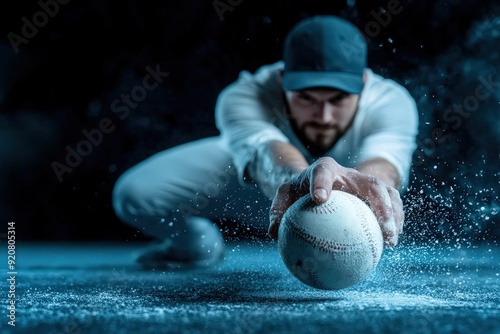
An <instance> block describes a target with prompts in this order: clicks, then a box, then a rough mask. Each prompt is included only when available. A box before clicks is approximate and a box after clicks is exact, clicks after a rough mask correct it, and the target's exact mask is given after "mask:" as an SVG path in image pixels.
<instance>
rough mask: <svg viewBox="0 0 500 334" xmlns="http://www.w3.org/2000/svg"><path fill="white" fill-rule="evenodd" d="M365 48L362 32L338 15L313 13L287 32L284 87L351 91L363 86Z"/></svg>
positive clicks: (357, 92) (353, 92)
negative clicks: (316, 14) (315, 14)
mask: <svg viewBox="0 0 500 334" xmlns="http://www.w3.org/2000/svg"><path fill="white" fill-rule="evenodd" d="M366 58H367V47H366V42H365V39H364V37H363V35H362V34H361V32H360V31H359V30H358V29H357V28H356V27H355V26H354V25H353V24H352V23H350V22H348V21H346V20H344V19H342V18H340V17H337V16H314V17H312V18H308V19H305V20H303V21H301V22H299V23H298V24H297V25H296V26H295V27H293V28H292V30H291V31H290V32H289V33H288V35H287V37H286V40H285V46H284V54H283V60H284V62H285V69H284V71H283V87H284V88H285V89H286V90H292V91H295V90H302V89H309V88H320V87H321V88H335V89H339V90H342V91H345V92H348V93H351V94H359V93H361V90H362V89H363V70H364V69H365V67H366V62H367V60H366Z"/></svg>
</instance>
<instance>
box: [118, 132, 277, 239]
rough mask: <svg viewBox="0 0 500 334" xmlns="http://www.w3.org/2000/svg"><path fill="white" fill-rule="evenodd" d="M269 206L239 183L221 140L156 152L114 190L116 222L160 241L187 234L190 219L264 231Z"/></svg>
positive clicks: (260, 194)
mask: <svg viewBox="0 0 500 334" xmlns="http://www.w3.org/2000/svg"><path fill="white" fill-rule="evenodd" d="M270 204H271V201H270V200H269V199H268V198H266V197H265V196H264V195H263V194H262V193H261V192H260V191H259V190H258V188H257V186H254V185H252V186H245V187H243V186H241V184H240V183H239V182H238V178H237V175H236V169H235V167H234V166H233V164H232V159H231V156H230V155H229V153H228V152H227V151H226V150H225V149H224V148H223V145H222V141H221V138H220V137H211V138H205V139H201V140H197V141H194V142H190V143H187V144H183V145H180V146H177V147H174V148H171V149H168V150H165V151H162V152H159V153H157V154H155V155H153V156H151V157H150V158H148V159H146V160H144V161H142V162H140V163H139V164H137V165H135V166H133V167H132V168H130V169H129V170H127V171H126V172H125V173H124V174H123V175H121V176H120V178H119V179H118V180H117V182H116V184H115V187H114V190H113V207H114V209H115V212H116V214H117V216H118V217H119V218H120V219H121V220H123V221H124V222H126V223H128V224H130V225H132V226H133V227H136V228H138V229H139V230H140V231H141V232H143V233H145V234H146V235H149V236H153V237H157V238H160V239H163V238H167V237H169V235H173V234H174V233H175V232H176V231H180V230H185V226H186V222H187V220H186V218H187V217H189V216H199V217H205V218H209V219H215V220H221V219H227V220H229V221H238V222H242V223H244V224H251V225H253V226H255V227H257V228H259V229H267V226H268V224H269V218H268V217H269V207H270Z"/></svg>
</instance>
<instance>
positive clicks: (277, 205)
mask: <svg viewBox="0 0 500 334" xmlns="http://www.w3.org/2000/svg"><path fill="white" fill-rule="evenodd" d="M294 188H295V186H294V185H293V184H292V183H291V182H286V183H283V184H282V185H281V186H280V187H279V188H278V191H277V192H276V196H274V199H273V202H272V204H271V209H270V210H269V221H270V222H269V230H268V234H269V236H270V237H271V238H273V239H277V238H278V230H279V227H280V224H281V219H282V218H283V215H284V214H285V212H286V210H287V209H288V208H289V207H290V206H291V205H292V204H293V203H294V202H295V201H296V200H297V196H296V191H294Z"/></svg>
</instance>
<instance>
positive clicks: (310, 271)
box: [278, 190, 383, 290]
mask: <svg viewBox="0 0 500 334" xmlns="http://www.w3.org/2000/svg"><path fill="white" fill-rule="evenodd" d="M278 248H279V251H280V254H281V257H282V259H283V261H284V263H285V265H286V266H287V268H288V270H290V272H291V273H292V274H293V275H294V276H295V277H297V278H298V279H299V280H300V281H302V282H303V283H305V284H307V285H309V286H312V287H314V288H317V289H324V290H339V289H343V288H347V287H349V286H351V285H354V284H356V283H358V282H360V281H361V280H363V279H365V278H366V277H367V276H368V275H369V274H370V273H371V272H372V271H373V270H374V269H375V268H376V266H377V264H378V262H379V260H380V257H381V255H382V250H383V237H382V231H381V230H380V226H379V224H378V222H377V219H376V218H375V215H374V214H373V212H372V211H371V209H370V208H369V207H368V206H367V205H366V204H365V203H364V202H363V201H361V200H360V199H358V198H357V197H355V196H353V195H351V194H348V193H346V192H342V191H336V190H333V191H332V193H331V196H330V198H329V200H328V201H327V202H325V203H324V204H321V205H317V204H316V203H314V202H313V200H312V199H311V197H310V195H309V194H308V195H306V196H304V197H302V198H300V199H299V200H298V201H297V202H295V203H294V204H293V205H292V206H291V207H290V208H289V209H288V210H287V211H286V212H285V215H284V216H283V220H282V222H281V225H280V228H279V231H278Z"/></svg>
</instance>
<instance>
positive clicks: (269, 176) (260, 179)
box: [247, 141, 309, 198]
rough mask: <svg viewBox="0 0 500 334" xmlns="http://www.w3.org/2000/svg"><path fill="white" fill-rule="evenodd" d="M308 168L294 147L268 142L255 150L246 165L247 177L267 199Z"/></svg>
mask: <svg viewBox="0 0 500 334" xmlns="http://www.w3.org/2000/svg"><path fill="white" fill-rule="evenodd" d="M308 166H309V164H308V163H307V161H306V159H305V158H304V156H303V155H302V153H300V151H299V150H297V149H296V148H295V147H294V146H292V145H290V144H288V143H283V142H277V141H273V142H269V143H267V144H266V145H262V147H260V148H259V149H258V150H257V154H256V155H255V158H254V159H253V160H252V161H251V162H250V163H249V165H248V167H247V168H248V169H247V171H248V175H249V176H250V178H251V179H252V180H253V181H254V182H255V183H256V184H257V185H258V186H259V188H260V189H261V191H262V192H263V193H264V194H265V195H266V196H268V197H269V198H272V197H274V194H275V193H276V190H277V189H278V187H279V186H280V185H281V184H282V183H283V182H285V181H288V180H289V179H290V178H291V177H292V176H294V175H296V174H299V173H300V172H302V171H303V170H304V169H306V168H307V167H308Z"/></svg>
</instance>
